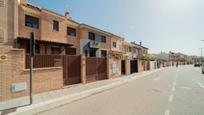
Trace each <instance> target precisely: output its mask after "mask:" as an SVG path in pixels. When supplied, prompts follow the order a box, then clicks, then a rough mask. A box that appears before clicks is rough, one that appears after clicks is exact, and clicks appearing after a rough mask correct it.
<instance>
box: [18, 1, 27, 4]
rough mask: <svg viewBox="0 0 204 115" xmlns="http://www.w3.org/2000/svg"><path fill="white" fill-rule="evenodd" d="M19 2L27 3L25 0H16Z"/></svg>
mask: <svg viewBox="0 0 204 115" xmlns="http://www.w3.org/2000/svg"><path fill="white" fill-rule="evenodd" d="M18 3H19V4H27V0H18Z"/></svg>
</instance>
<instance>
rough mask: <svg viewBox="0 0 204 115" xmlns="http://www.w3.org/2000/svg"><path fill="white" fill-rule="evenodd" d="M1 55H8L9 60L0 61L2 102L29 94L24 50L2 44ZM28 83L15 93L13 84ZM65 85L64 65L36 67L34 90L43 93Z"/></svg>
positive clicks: (0, 47)
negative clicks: (24, 87) (12, 88)
mask: <svg viewBox="0 0 204 115" xmlns="http://www.w3.org/2000/svg"><path fill="white" fill-rule="evenodd" d="M0 55H7V56H8V60H7V61H6V62H3V63H0V102H1V101H5V100H9V99H15V98H18V97H23V96H28V95H29V71H28V70H25V69H24V68H25V52H24V50H19V49H13V48H11V47H10V46H3V45H2V46H0ZM14 83H27V89H26V90H24V91H21V92H17V93H13V92H12V91H11V85H12V84H14ZM62 87H63V72H62V67H58V68H44V69H35V70H34V73H33V92H34V94H36V93H41V92H46V91H50V90H55V89H59V88H62Z"/></svg>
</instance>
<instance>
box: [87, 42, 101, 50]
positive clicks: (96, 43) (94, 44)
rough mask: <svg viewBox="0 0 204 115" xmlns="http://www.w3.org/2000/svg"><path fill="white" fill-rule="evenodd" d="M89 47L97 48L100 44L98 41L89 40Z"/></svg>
mask: <svg viewBox="0 0 204 115" xmlns="http://www.w3.org/2000/svg"><path fill="white" fill-rule="evenodd" d="M89 47H90V48H95V49H99V48H100V47H101V44H100V42H97V41H90V42H89Z"/></svg>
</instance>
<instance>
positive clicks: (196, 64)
mask: <svg viewBox="0 0 204 115" xmlns="http://www.w3.org/2000/svg"><path fill="white" fill-rule="evenodd" d="M200 66H202V64H200V63H195V64H194V67H200Z"/></svg>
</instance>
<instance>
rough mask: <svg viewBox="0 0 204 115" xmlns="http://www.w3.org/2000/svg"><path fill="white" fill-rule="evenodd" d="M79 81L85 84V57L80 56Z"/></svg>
mask: <svg viewBox="0 0 204 115" xmlns="http://www.w3.org/2000/svg"><path fill="white" fill-rule="evenodd" d="M81 81H82V83H83V84H86V56H85V55H81Z"/></svg>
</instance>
